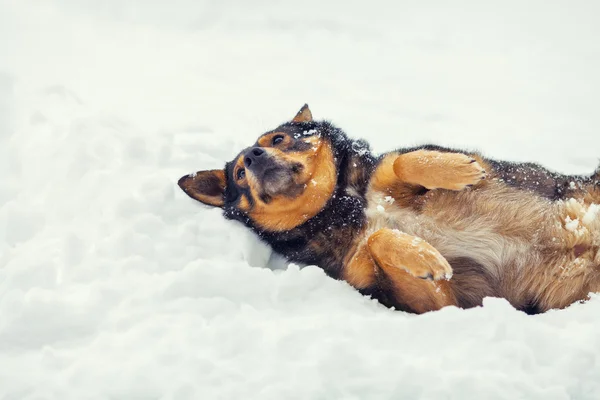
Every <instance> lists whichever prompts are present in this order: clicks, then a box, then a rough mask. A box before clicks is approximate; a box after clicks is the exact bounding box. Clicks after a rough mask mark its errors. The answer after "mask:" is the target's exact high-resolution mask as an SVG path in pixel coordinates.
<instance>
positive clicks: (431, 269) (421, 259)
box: [399, 238, 452, 281]
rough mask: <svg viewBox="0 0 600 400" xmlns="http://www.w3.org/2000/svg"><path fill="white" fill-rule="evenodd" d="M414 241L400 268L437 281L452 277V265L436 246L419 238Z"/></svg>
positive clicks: (418, 276) (414, 274)
mask: <svg viewBox="0 0 600 400" xmlns="http://www.w3.org/2000/svg"><path fill="white" fill-rule="evenodd" d="M412 242H413V243H411V246H412V247H413V249H412V251H409V252H407V253H406V254H405V255H404V257H403V258H404V260H403V262H402V263H401V265H399V267H400V268H403V269H404V270H406V271H407V272H408V273H409V274H411V275H413V276H415V277H417V278H421V279H430V280H431V279H432V280H434V281H437V280H440V279H450V278H451V277H452V267H451V266H450V264H449V263H448V261H447V260H446V258H444V256H442V255H441V254H440V252H439V251H437V249H436V248H435V247H433V246H432V245H430V244H429V243H427V242H425V241H424V240H421V239H418V238H414V239H413V240H412Z"/></svg>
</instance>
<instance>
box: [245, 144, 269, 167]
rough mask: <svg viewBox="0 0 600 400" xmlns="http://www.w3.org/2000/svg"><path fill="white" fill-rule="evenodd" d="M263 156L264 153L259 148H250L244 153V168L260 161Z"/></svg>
mask: <svg viewBox="0 0 600 400" xmlns="http://www.w3.org/2000/svg"><path fill="white" fill-rule="evenodd" d="M265 154H266V153H265V151H264V150H263V149H261V148H260V147H253V148H251V149H250V150H248V151H247V152H246V154H245V156H244V165H245V166H246V168H248V167H249V166H251V165H252V163H254V162H256V161H258V160H260V159H261V158H264V156H265Z"/></svg>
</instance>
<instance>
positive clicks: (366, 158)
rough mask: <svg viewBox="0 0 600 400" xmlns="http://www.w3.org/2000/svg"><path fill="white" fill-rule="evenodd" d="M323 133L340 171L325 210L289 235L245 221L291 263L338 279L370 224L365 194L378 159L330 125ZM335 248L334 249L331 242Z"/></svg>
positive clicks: (363, 146) (323, 127) (322, 130)
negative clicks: (312, 266)
mask: <svg viewBox="0 0 600 400" xmlns="http://www.w3.org/2000/svg"><path fill="white" fill-rule="evenodd" d="M320 132H321V134H322V135H323V136H324V137H326V138H327V139H328V140H331V141H332V143H333V146H332V147H333V148H334V149H335V154H334V156H335V163H336V170H337V171H338V176H337V183H336V187H335V190H334V193H333V195H332V197H331V198H330V199H329V201H328V202H327V204H326V205H325V207H324V208H323V209H322V210H321V211H320V212H319V213H318V214H317V215H316V216H314V217H313V218H311V219H309V220H308V221H306V222H305V223H303V224H302V225H299V226H297V227H296V228H294V229H291V230H289V231H285V232H265V231H262V230H260V229H258V228H256V227H255V226H253V225H252V223H251V221H249V220H246V221H243V222H245V224H246V225H247V226H249V227H250V228H252V229H253V230H254V231H255V232H256V233H257V234H258V235H259V237H260V238H261V239H262V240H264V241H265V242H266V243H267V244H269V245H270V246H271V247H272V248H273V250H275V251H276V252H278V253H280V254H285V255H286V257H287V258H288V259H289V260H290V261H295V262H300V263H305V264H316V265H319V266H320V267H322V268H323V269H324V270H325V272H327V273H328V274H329V275H331V276H333V277H335V278H338V277H339V271H340V270H341V268H342V264H343V258H344V256H345V255H346V254H347V251H348V250H349V248H350V247H351V246H352V244H353V242H354V240H355V238H356V236H357V235H358V234H359V233H360V232H361V231H362V230H363V229H364V227H365V224H366V216H365V207H366V198H365V194H366V191H367V187H368V184H369V179H370V176H371V174H372V172H373V170H374V169H375V166H376V165H377V162H378V159H377V158H376V157H374V156H373V154H372V153H371V150H370V148H369V147H368V145H367V144H366V143H365V142H362V141H354V140H350V139H348V137H347V136H346V135H345V134H344V133H343V132H342V131H341V130H339V129H338V128H335V127H333V126H332V125H330V124H329V123H323V125H322V126H321V127H320ZM332 241H333V242H334V243H335V246H331V245H330V243H331V242H332Z"/></svg>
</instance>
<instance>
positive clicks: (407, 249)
mask: <svg viewBox="0 0 600 400" xmlns="http://www.w3.org/2000/svg"><path fill="white" fill-rule="evenodd" d="M367 243H368V246H369V251H370V252H371V255H372V256H373V258H374V259H375V262H376V263H377V264H378V265H380V266H383V265H387V266H388V267H390V268H392V267H395V268H401V269H403V270H405V271H406V272H408V273H409V274H411V275H412V276H414V277H416V278H422V279H427V278H430V279H434V280H439V279H449V278H450V277H451V276H452V267H450V264H448V261H446V259H445V258H444V256H442V255H441V254H440V253H439V252H438V251H437V250H436V249H435V248H434V247H432V246H431V245H430V244H429V243H427V242H426V241H424V240H423V239H421V238H418V237H416V236H411V235H408V234H406V233H404V232H400V231H398V230H391V229H388V228H383V229H380V230H378V231H377V232H375V233H373V234H371V236H369V239H368V242H367Z"/></svg>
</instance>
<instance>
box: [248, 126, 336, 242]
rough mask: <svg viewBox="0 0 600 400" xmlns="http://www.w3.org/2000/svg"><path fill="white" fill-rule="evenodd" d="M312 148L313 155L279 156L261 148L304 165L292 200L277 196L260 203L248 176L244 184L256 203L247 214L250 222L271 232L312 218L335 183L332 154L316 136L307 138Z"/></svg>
mask: <svg viewBox="0 0 600 400" xmlns="http://www.w3.org/2000/svg"><path fill="white" fill-rule="evenodd" d="M309 140H310V141H311V143H312V144H313V145H314V149H315V150H314V151H313V152H309V153H306V152H303V153H297V154H294V153H283V152H281V151H278V150H276V149H272V148H271V149H265V150H268V151H269V152H277V157H278V158H280V159H283V160H286V161H297V162H301V163H302V164H303V166H304V169H303V170H302V173H301V174H300V176H299V177H298V182H297V183H299V184H302V185H304V187H303V189H302V193H301V194H299V195H298V196H296V197H294V198H290V197H288V196H284V195H281V196H277V197H274V198H272V199H271V201H270V202H269V203H268V204H265V203H264V202H263V201H261V200H260V196H259V193H258V189H259V185H258V183H257V182H256V180H255V179H253V177H252V174H251V173H248V174H247V176H248V182H249V186H250V190H251V192H252V195H253V197H254V199H255V201H256V203H255V204H254V207H252V209H251V210H250V211H249V213H248V214H249V215H250V217H251V218H252V220H253V221H254V222H255V223H256V224H257V225H258V226H260V227H262V228H264V229H269V230H271V231H275V232H281V231H285V230H289V229H292V228H294V227H296V226H298V225H300V224H302V223H304V222H305V221H307V220H308V219H310V218H312V217H314V216H315V215H316V214H317V213H318V212H319V211H321V209H323V207H324V206H325V203H327V201H328V200H329V198H330V197H331V195H332V194H333V190H334V188H335V182H336V178H337V176H336V171H335V164H334V162H333V151H332V149H331V145H330V144H329V143H328V142H325V141H322V140H319V138H318V137H311V138H309Z"/></svg>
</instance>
